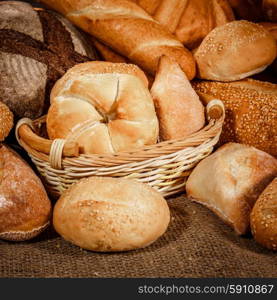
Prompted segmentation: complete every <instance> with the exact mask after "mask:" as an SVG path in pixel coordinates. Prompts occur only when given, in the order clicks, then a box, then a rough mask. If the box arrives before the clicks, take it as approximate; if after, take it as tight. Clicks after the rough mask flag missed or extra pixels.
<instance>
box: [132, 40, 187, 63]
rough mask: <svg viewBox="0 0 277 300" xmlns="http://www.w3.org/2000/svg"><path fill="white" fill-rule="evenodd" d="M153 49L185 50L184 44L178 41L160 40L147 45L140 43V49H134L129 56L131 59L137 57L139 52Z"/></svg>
mask: <svg viewBox="0 0 277 300" xmlns="http://www.w3.org/2000/svg"><path fill="white" fill-rule="evenodd" d="M149 47H150V48H152V47H181V48H183V47H184V46H183V44H182V43H181V42H179V41H178V40H174V39H171V40H169V39H159V40H152V41H151V42H146V43H140V44H139V46H138V47H136V48H135V49H133V51H132V52H130V54H129V55H128V57H129V58H130V59H131V58H132V57H133V56H135V55H136V54H137V53H138V52H141V51H145V49H146V48H149Z"/></svg>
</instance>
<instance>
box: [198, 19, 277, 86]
mask: <svg viewBox="0 0 277 300" xmlns="http://www.w3.org/2000/svg"><path fill="white" fill-rule="evenodd" d="M276 53H277V52H276V42H275V40H274V38H273V37H272V36H271V34H270V33H269V32H268V31H267V30H266V29H264V28H263V26H260V25H258V24H255V23H252V22H248V21H245V20H241V21H233V22H229V23H227V24H225V25H223V26H219V27H216V28H214V29H213V30H212V31H211V32H210V33H209V34H208V35H207V36H206V37H205V38H204V40H203V42H202V43H201V45H200V46H199V47H198V49H197V51H196V52H195V53H194V58H195V60H196V63H197V77H198V78H202V79H208V80H216V81H235V80H240V79H243V78H246V77H249V76H251V75H253V74H257V73H259V72H261V71H263V70H264V69H265V68H266V67H267V66H269V65H270V64H271V63H272V62H273V61H274V59H275V58H276Z"/></svg>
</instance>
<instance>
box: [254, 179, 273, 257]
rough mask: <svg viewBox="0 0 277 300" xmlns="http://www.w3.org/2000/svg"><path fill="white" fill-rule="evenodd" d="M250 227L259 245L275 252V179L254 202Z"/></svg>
mask: <svg viewBox="0 0 277 300" xmlns="http://www.w3.org/2000/svg"><path fill="white" fill-rule="evenodd" d="M250 226H251V231H252V234H253V236H254V238H255V240H256V241H257V242H258V243H259V244H261V245H263V246H264V247H266V248H268V249H270V250H275V251H277V177H275V179H274V180H273V181H272V182H271V183H270V184H269V185H268V186H267V187H266V188H265V190H264V191H263V192H262V193H261V195H260V196H259V198H258V200H257V201H256V203H255V205H254V207H253V209H252V212H251V215H250Z"/></svg>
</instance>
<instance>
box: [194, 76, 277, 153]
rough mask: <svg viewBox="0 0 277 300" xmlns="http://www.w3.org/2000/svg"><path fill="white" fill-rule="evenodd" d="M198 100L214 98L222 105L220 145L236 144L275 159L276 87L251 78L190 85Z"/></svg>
mask: <svg viewBox="0 0 277 300" xmlns="http://www.w3.org/2000/svg"><path fill="white" fill-rule="evenodd" d="M192 86H193V88H194V89H195V91H196V92H197V93H198V94H199V95H200V98H201V99H202V101H204V102H205V103H207V102H208V101H209V100H211V99H214V98H217V99H220V100H222V101H223V103H224V106H225V113H226V116H225V120H224V124H223V129H222V134H221V136H220V144H221V145H222V144H224V143H227V142H237V143H243V144H247V145H250V146H253V147H256V148H258V149H260V150H263V151H265V152H268V153H269V154H271V155H273V156H277V118H276V115H277V84H273V83H269V82H263V81H259V80H253V79H244V80H240V81H235V82H228V83H227V82H215V81H214V82H213V81H201V80H196V81H194V82H192Z"/></svg>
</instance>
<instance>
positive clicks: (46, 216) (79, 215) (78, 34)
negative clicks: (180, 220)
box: [0, 0, 277, 252]
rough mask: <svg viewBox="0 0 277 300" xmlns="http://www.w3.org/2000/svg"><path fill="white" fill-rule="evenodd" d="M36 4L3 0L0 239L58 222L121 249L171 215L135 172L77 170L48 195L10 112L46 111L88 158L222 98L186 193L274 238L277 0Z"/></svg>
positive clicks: (198, 119)
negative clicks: (215, 139)
mask: <svg viewBox="0 0 277 300" xmlns="http://www.w3.org/2000/svg"><path fill="white" fill-rule="evenodd" d="M40 2H41V3H42V5H41V6H42V7H40V8H37V7H36V8H35V7H32V6H31V5H29V4H27V3H24V2H20V1H2V2H1V3H0V37H1V38H0V72H1V77H2V78H1V79H2V80H1V82H0V99H1V100H2V101H3V102H4V103H2V102H0V120H1V124H0V140H1V141H3V140H4V139H6V138H7V136H8V138H7V139H6V140H5V142H4V143H3V144H1V147H0V238H2V239H7V240H14V241H16V240H17V241H19V240H27V239H31V238H33V237H35V236H37V235H38V234H39V233H40V232H41V231H43V230H44V229H45V228H46V227H47V226H48V225H49V224H50V223H51V222H52V223H53V226H54V228H55V229H56V231H57V232H58V233H59V234H60V235H61V236H62V237H63V238H64V239H66V240H68V241H70V242H71V243H73V244H75V245H78V246H79V247H82V248H84V249H88V250H93V251H100V252H110V251H127V250H132V249H138V248H142V247H146V246H148V245H150V244H151V243H153V242H154V241H155V240H157V239H158V238H159V237H160V236H161V235H163V234H164V233H165V232H166V230H167V228H168V226H170V206H169V205H168V201H167V200H166V199H165V198H164V197H163V196H162V195H161V194H160V193H159V192H158V191H156V190H155V189H154V188H152V187H150V186H149V185H147V184H146V183H142V182H139V181H137V180H134V179H127V178H113V177H101V176H92V177H87V178H81V176H80V180H79V181H78V182H76V183H74V184H72V185H71V186H70V187H69V188H68V189H67V190H66V191H65V192H64V193H63V194H62V195H61V197H60V198H59V199H58V200H57V201H56V202H55V201H54V200H52V201H51V200H49V198H48V196H47V193H46V190H45V187H44V185H43V184H42V182H41V181H40V179H39V178H38V176H37V175H36V174H35V173H34V171H33V170H32V166H29V165H28V164H27V162H25V161H23V159H22V158H20V157H19V156H18V154H16V153H15V152H14V150H12V149H11V147H12V146H13V145H14V143H16V142H15V139H14V131H13V130H12V131H11V132H10V130H11V129H12V128H13V124H14V120H13V118H15V119H16V120H18V119H19V118H22V117H29V118H30V119H32V120H35V119H36V118H38V117H42V116H43V115H45V119H46V128H45V130H44V131H43V134H44V135H45V136H46V137H47V138H48V139H49V140H55V141H56V140H57V141H58V140H60V139H62V140H65V141H66V142H67V143H68V144H70V143H71V144H72V145H73V144H74V145H75V144H76V145H77V146H78V153H79V154H80V155H84V156H89V155H93V154H99V155H104V154H117V153H121V152H126V151H132V150H137V149H143V148H144V147H147V146H149V145H153V144H157V143H160V142H162V141H175V140H178V139H185V138H187V137H190V136H191V135H193V134H197V132H198V131H200V130H201V129H203V128H204V126H205V125H206V123H207V116H206V115H205V107H206V106H208V105H209V103H210V101H211V100H214V99H219V100H221V101H222V103H223V104H224V107H225V121H224V125H223V128H222V133H221V136H220V140H219V143H218V145H217V148H218V149H215V150H216V151H215V152H214V153H212V154H210V155H209V156H208V157H206V158H204V159H203V160H201V161H200V162H199V163H198V165H197V166H196V167H195V168H194V169H193V170H192V173H191V175H190V176H189V178H188V181H187V183H186V188H185V189H184V193H186V194H187V196H188V198H189V199H190V200H192V201H197V202H199V203H201V204H203V205H205V206H207V207H208V208H209V209H211V210H212V211H213V212H214V213H215V214H216V215H218V217H220V218H221V219H222V220H223V221H224V222H225V223H226V224H228V225H230V226H231V227H232V228H233V229H234V232H236V233H237V234H239V235H244V234H247V233H248V232H250V231H251V232H252V234H253V237H254V238H255V239H256V241H257V242H258V243H260V244H261V245H263V246H265V247H267V248H268V249H271V250H277V248H276V245H277V232H276V222H277V221H276V220H277V213H276V205H277V198H276V184H275V182H276V179H274V178H275V177H276V175H277V160H276V155H277V147H276V142H277V140H276V139H277V135H276V128H277V126H276V119H277V118H276V107H277V85H276V82H274V80H272V78H274V76H272V74H274V72H276V57H277V46H276V35H275V31H276V30H275V29H276V28H275V27H276V23H274V22H276V19H275V14H274V11H276V10H277V8H276V7H275V6H274V5H273V4H272V3H271V2H270V1H260V2H262V4H261V5H260V6H259V7H258V6H255V7H252V6H253V4H252V6H251V4H249V3H248V2H247V3H248V4H246V2H245V1H227V0H208V1H206V0H205V1H204V0H197V1H190V0H189V1H184V0H170V1H168V0H151V1H149V0H148V1H144V0H90V1H85V0H82V1H74V0H68V1H62V0H58V1H57V0H41V1H40ZM246 5H249V7H248V8H247V7H246ZM257 11H259V13H260V14H261V15H262V17H261V18H260V17H259V18H258V17H254V16H257V15H259V16H260V14H259V13H257ZM21 24H23V25H21ZM34 24H36V25H34ZM257 76H258V77H257ZM259 76H260V77H259ZM262 79H263V80H262ZM269 81H271V82H269ZM9 132H10V134H9ZM16 146H17V147H18V145H16ZM88 176H89V175H88ZM118 177H120V175H119V176H118ZM20 178H24V180H23V181H22V180H20ZM18 195H19V196H18ZM188 201H189V200H188ZM265 220H269V221H268V223H265ZM204 221H205V220H203V222H204Z"/></svg>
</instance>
